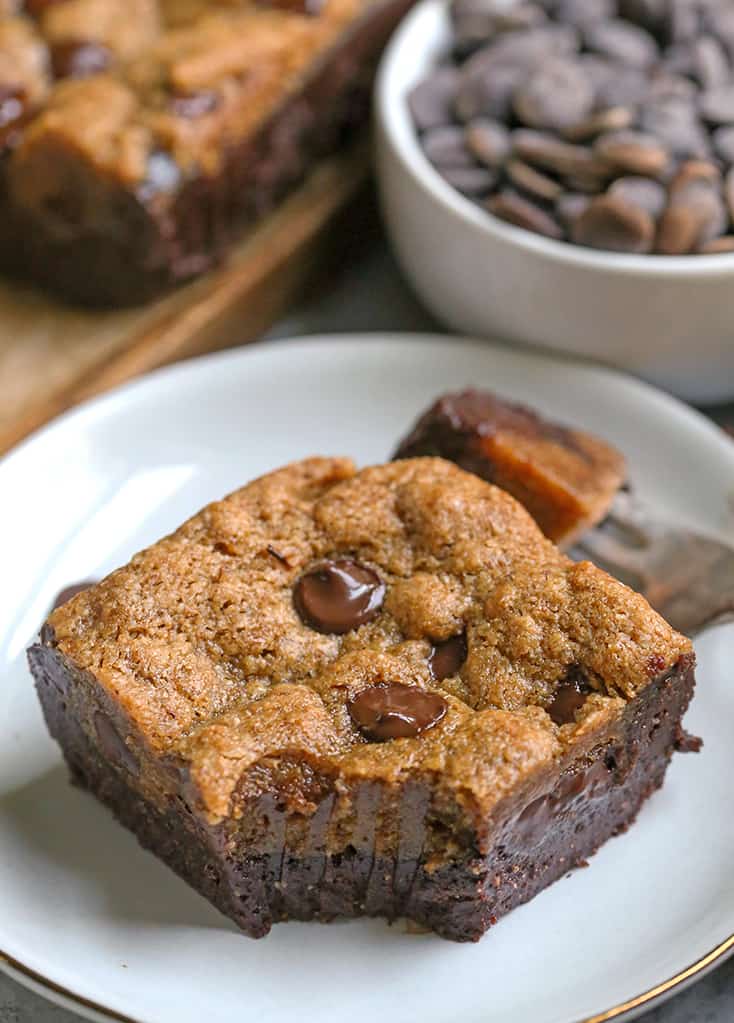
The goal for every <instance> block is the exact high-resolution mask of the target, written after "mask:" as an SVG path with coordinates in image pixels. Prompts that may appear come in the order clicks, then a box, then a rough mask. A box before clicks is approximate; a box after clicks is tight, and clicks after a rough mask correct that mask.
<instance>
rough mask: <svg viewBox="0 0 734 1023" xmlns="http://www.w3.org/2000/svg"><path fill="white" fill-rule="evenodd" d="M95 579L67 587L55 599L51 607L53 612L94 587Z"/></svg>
mask: <svg viewBox="0 0 734 1023" xmlns="http://www.w3.org/2000/svg"><path fill="white" fill-rule="evenodd" d="M94 583H95V580H94V579H84V580H83V581H82V582H79V583H72V584H71V586H65V587H64V588H63V590H60V591H59V593H57V595H56V597H55V598H54V602H53V604H52V605H51V610H52V611H55V610H56V608H57V607H61V605H62V604H65V603H66V602H67V601H68V600H71V598H72V597H76V595H77V593H83V592H84V590H88V589H89V587H90V586H94Z"/></svg>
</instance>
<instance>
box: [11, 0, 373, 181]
mask: <svg viewBox="0 0 734 1023" xmlns="http://www.w3.org/2000/svg"><path fill="white" fill-rule="evenodd" d="M379 2H380V0H324V3H323V4H321V3H320V0H302V2H301V0H292V2H291V0H282V2H272V3H266V2H263V3H253V2H245V0H230V2H226V0H188V2H185V3H173V2H170V3H169V2H166V0H26V3H25V5H21V6H20V9H19V10H17V11H16V10H13V13H11V11H10V8H8V10H7V12H5V16H3V14H4V8H3V7H0V97H1V96H2V94H3V93H7V92H9V91H10V92H14V93H16V92H17V93H19V94H22V96H23V98H24V102H25V111H24V118H23V132H22V134H21V137H20V140H19V141H18V140H16V139H13V148H14V150H15V151H14V152H13V154H12V159H11V163H12V164H13V165H16V166H15V167H14V172H13V173H12V174H11V178H10V180H11V186H12V184H13V182H19V181H22V180H23V178H24V177H27V176H28V175H29V174H30V175H32V174H34V173H35V172H36V171H37V170H39V171H40V170H42V168H43V166H44V164H45V163H47V162H48V160H49V159H52V154H53V153H58V152H59V151H60V150H61V151H62V152H67V153H69V154H72V155H73V158H74V159H75V160H76V161H77V162H78V164H79V167H80V171H79V173H81V171H82V170H83V169H85V168H86V169H87V170H88V171H89V173H91V174H95V173H102V174H103V175H104V176H105V177H106V178H107V179H108V180H113V181H118V182H119V183H121V184H122V185H123V186H125V187H128V188H131V187H133V186H135V185H136V184H137V185H141V184H142V183H143V182H145V181H146V178H147V175H148V170H149V169H148V161H149V160H150V158H151V157H152V156H153V155H157V154H160V153H163V154H165V155H166V156H168V157H169V158H170V159H171V160H172V162H173V163H174V164H175V166H176V167H177V168H178V170H179V172H180V177H179V180H181V181H183V180H185V179H186V178H187V177H188V176H195V175H201V174H204V175H209V174H211V175H213V174H216V173H217V171H218V170H219V168H220V165H221V162H222V160H223V158H224V157H225V156H226V153H227V149H228V146H229V145H230V144H231V143H233V142H238V141H241V140H242V139H244V138H247V137H249V135H250V133H251V132H254V131H256V130H257V128H258V127H259V126H260V125H261V124H262V123H264V122H265V121H266V120H267V118H268V117H269V115H270V114H271V113H272V112H273V111H274V110H275V109H276V107H277V106H278V105H279V104H280V103H282V102H284V101H285V100H286V99H287V98H288V97H289V96H290V95H291V94H293V93H295V92H296V91H297V90H298V88H299V87H300V85H301V83H302V81H303V79H304V76H305V75H306V74H307V73H308V72H309V70H310V69H312V68H313V67H314V66H315V64H316V63H317V62H318V57H319V55H320V54H322V53H325V52H326V51H327V50H328V49H329V48H330V47H331V46H332V45H333V44H334V43H336V41H337V39H338V38H339V36H340V35H341V34H342V33H343V32H344V31H345V29H347V27H348V26H349V25H350V24H351V23H352V22H354V21H356V20H357V19H358V17H359V16H360V14H361V13H362V12H365V11H367V10H368V9H369V8H370V7H372V6H374V5H375V4H377V3H379ZM70 80H71V81H72V82H73V86H74V87H73V88H68V84H69V81H70ZM113 88H114V89H115V91H116V92H117V93H119V95H120V96H123V97H124V106H125V116H124V120H123V121H122V122H121V121H120V117H119V110H120V105H121V102H122V101H121V100H120V99H119V98H118V99H117V100H116V101H115V102H114V104H113V107H112V110H111V114H110V117H109V123H105V124H100V123H99V122H100V120H101V121H104V120H105V110H106V102H107V100H108V96H109V94H110V92H111V90H112V89H113ZM47 97H48V98H49V109H48V111H47V110H46V107H45V100H46V98H47ZM82 109H84V110H90V109H91V110H96V111H97V114H96V116H95V117H94V121H95V126H94V130H93V131H90V130H89V129H88V125H87V120H86V118H85V117H81V116H80V111H81V110H82ZM100 133H102V134H104V136H105V138H106V142H107V144H106V145H105V146H104V147H103V148H102V149H101V150H100V149H99V148H98V147H97V146H96V144H95V142H96V138H97V137H98V136H99V134H100ZM131 138H132V139H134V140H135V141H134V146H135V152H134V154H131V145H132V143H131V141H130V140H131ZM2 142H3V139H2V137H1V136H0V144H1V143H2ZM0 148H1V145H0ZM27 198H28V197H27V196H26V199H27Z"/></svg>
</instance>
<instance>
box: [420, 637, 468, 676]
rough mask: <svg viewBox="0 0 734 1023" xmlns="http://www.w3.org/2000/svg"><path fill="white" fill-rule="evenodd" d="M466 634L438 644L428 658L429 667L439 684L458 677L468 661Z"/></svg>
mask: <svg viewBox="0 0 734 1023" xmlns="http://www.w3.org/2000/svg"><path fill="white" fill-rule="evenodd" d="M466 655H467V645H466V633H465V632H460V633H459V634H458V635H457V636H451V638H450V639H447V640H444V642H443V643H436V644H435V645H434V647H433V649H432V650H431V653H430V654H429V657H428V667H429V668H430V669H431V675H432V676H433V678H434V679H435V680H436V681H437V682H442V681H443V680H444V679H445V678H450V677H451V676H452V675H456V673H457V672H458V670H459V668H460V667H461V666H462V664H463V663H464V661H465V660H466Z"/></svg>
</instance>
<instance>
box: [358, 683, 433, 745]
mask: <svg viewBox="0 0 734 1023" xmlns="http://www.w3.org/2000/svg"><path fill="white" fill-rule="evenodd" d="M446 709H447V704H446V701H445V700H444V698H443V697H442V696H440V695H439V694H438V693H433V692H429V691H427V690H425V689H419V688H418V686H406V685H402V684H401V683H393V684H391V685H376V686H370V687H369V688H368V689H363V690H362V692H361V693H358V694H357V695H356V696H355V697H354V699H353V700H351V701H350V703H349V713H350V715H351V718H352V720H353V721H354V723H355V725H357V727H358V728H359V729H360V730H361V731H362V732H363V734H364V735H366V736H367V738H369V739H374V740H376V741H377V742H385V741H386V740H388V739H412V738H414V737H415V736H416V735H420V733H421V732H425V731H426V729H428V728H432V727H433V725H435V724H437V723H438V722H439V721H440V720H441V718H442V717H443V716H444V714H445V713H446Z"/></svg>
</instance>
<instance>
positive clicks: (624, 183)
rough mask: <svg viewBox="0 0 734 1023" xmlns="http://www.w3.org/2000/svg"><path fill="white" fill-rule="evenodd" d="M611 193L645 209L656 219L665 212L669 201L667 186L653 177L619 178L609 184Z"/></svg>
mask: <svg viewBox="0 0 734 1023" xmlns="http://www.w3.org/2000/svg"><path fill="white" fill-rule="evenodd" d="M609 194H610V195H615V196H618V197H619V198H621V199H622V200H623V201H624V202H626V203H628V204H629V205H630V206H638V207H639V208H640V209H642V210H645V211H646V212H647V213H649V214H650V216H651V217H652V218H653V219H654V220H657V218H658V217H659V216H660V214H661V213H662V212H663V210H664V209H665V205H666V202H667V193H666V191H665V186H664V185H661V184H660V182H659V181H653V180H652V178H641V177H635V176H631V177H626V178H617V180H616V181H615V182H613V183H612V184H611V185H610V186H609Z"/></svg>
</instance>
